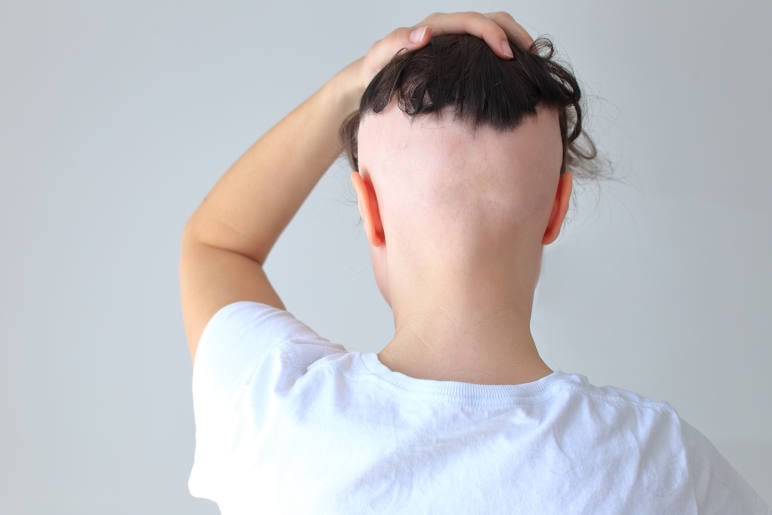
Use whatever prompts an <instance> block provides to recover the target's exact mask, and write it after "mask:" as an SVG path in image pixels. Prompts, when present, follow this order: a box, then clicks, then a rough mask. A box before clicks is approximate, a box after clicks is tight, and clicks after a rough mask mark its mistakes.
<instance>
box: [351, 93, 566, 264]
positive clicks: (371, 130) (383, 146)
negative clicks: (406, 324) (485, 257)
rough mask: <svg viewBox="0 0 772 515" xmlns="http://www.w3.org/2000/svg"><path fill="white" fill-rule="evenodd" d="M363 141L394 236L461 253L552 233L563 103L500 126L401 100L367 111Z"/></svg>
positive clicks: (364, 167)
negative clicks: (408, 107)
mask: <svg viewBox="0 0 772 515" xmlns="http://www.w3.org/2000/svg"><path fill="white" fill-rule="evenodd" d="M358 139H359V164H360V173H365V174H367V175H369V176H370V178H371V180H372V183H373V187H374V189H375V191H376V195H377V197H378V206H379V209H380V214H381V221H382V223H383V227H384V232H385V233H386V235H387V239H389V238H391V239H392V240H395V239H396V240H399V243H400V244H401V245H409V246H410V247H414V246H416V245H428V246H430V247H432V248H435V249H436V248H438V247H445V248H448V247H452V248H453V251H454V252H462V251H463V249H470V248H472V247H475V246H478V247H479V246H485V247H490V246H491V245H494V244H496V243H498V242H494V241H492V240H494V239H500V238H502V237H506V238H508V239H509V240H510V241H512V239H515V238H523V237H532V238H537V237H539V232H540V231H541V232H542V233H543V230H544V225H546V223H547V219H548V217H549V214H550V210H551V208H552V204H553V201H554V194H555V189H556V187H557V183H558V179H559V176H560V165H561V161H562V152H563V149H562V142H561V135H560V127H559V121H558V111H557V109H554V108H546V107H542V106H539V107H538V108H537V114H536V115H532V116H525V117H523V119H522V121H521V123H520V124H519V125H518V126H517V127H516V128H514V129H510V130H505V131H500V130H496V129H494V128H492V127H490V126H486V125H481V126H479V127H477V129H474V128H473V126H472V125H471V124H470V123H467V122H463V121H461V120H457V119H455V118H454V116H453V113H452V112H449V111H443V112H442V113H441V114H440V116H435V115H434V114H431V115H421V116H415V117H413V116H410V115H408V114H406V113H404V112H403V111H402V110H400V109H399V107H398V106H397V103H396V100H395V99H393V100H392V101H391V103H390V104H389V105H388V106H387V107H386V109H384V110H383V111H382V112H381V113H378V114H376V113H372V112H369V113H367V114H366V115H365V116H363V117H362V119H361V122H360V127H359V136H358ZM413 250H415V249H413Z"/></svg>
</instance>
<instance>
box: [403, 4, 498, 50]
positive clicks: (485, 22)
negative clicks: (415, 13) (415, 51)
mask: <svg viewBox="0 0 772 515" xmlns="http://www.w3.org/2000/svg"><path fill="white" fill-rule="evenodd" d="M421 25H429V26H430V27H431V28H432V34H433V35H435V36H436V35H440V34H458V33H464V32H466V33H468V34H471V35H473V36H477V37H479V38H481V39H483V40H485V42H486V43H488V46H489V47H491V49H492V50H493V51H494V53H496V55H498V56H500V57H502V58H504V59H511V56H510V55H508V54H507V53H506V51H505V48H507V49H508V48H509V41H508V39H509V35H508V34H507V32H506V31H505V30H504V29H503V28H502V27H501V26H499V24H498V23H496V21H494V20H492V19H490V18H488V17H487V16H485V15H483V14H481V13H477V12H462V13H434V14H431V15H429V16H427V17H426V18H425V19H424V20H423V21H422V22H421V23H419V24H418V25H416V27H419V26H421ZM510 25H511V24H510ZM505 44H506V46H504V45H505Z"/></svg>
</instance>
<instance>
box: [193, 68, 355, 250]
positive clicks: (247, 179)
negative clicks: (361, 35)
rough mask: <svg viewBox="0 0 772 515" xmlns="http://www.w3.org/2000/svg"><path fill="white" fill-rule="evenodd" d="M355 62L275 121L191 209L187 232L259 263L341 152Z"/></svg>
mask: <svg viewBox="0 0 772 515" xmlns="http://www.w3.org/2000/svg"><path fill="white" fill-rule="evenodd" d="M357 65H358V61H355V62H353V63H351V64H350V65H348V66H347V67H346V68H343V69H342V70H341V71H339V72H338V73H337V74H335V76H333V77H332V78H331V79H330V80H329V81H327V82H326V83H325V84H324V85H323V86H322V87H321V88H319V89H318V90H317V91H316V92H315V93H314V94H313V95H312V96H311V97H309V98H308V99H306V100H305V101H304V102H303V103H301V104H300V105H299V106H298V107H296V108H295V109H294V110H293V111H292V112H291V113H289V114H288V115H287V116H285V117H284V118H283V119H282V120H281V121H280V122H279V123H277V124H276V125H274V126H273V127H272V128H271V129H270V130H269V131H268V132H266V133H265V135H263V136H262V137H261V138H260V139H258V140H257V141H256V142H255V143H254V144H253V145H252V146H251V147H249V149H248V150H247V151H246V152H245V153H244V154H243V155H242V156H241V157H240V158H239V159H238V160H237V161H236V162H235V163H234V164H233V165H232V166H231V167H230V169H228V171H227V172H226V173H225V174H224V175H223V176H222V177H221V178H220V180H219V181H218V182H217V183H216V184H215V186H214V187H213V188H212V190H211V191H210V192H209V193H208V194H207V196H206V198H204V200H203V202H202V203H201V205H200V206H199V207H198V208H197V209H196V211H195V212H194V213H193V215H191V217H190V219H189V221H188V224H187V227H186V229H185V230H186V235H187V236H188V237H193V238H196V239H197V240H199V241H201V242H203V243H206V244H208V245H211V246H215V247H218V248H223V249H227V250H231V251H234V252H238V253H240V254H243V255H246V256H249V257H250V258H252V259H254V260H255V261H257V262H259V263H261V264H262V263H264V262H265V260H266V258H267V256H268V253H269V252H270V250H271V248H272V247H273V245H274V244H275V243H276V240H277V239H278V238H279V236H280V235H281V233H282V231H284V229H285V228H286V227H287V225H288V224H289V222H290V221H291V220H292V218H293V217H294V216H295V213H297V211H298V209H299V208H300V206H301V205H302V204H303V201H304V200H305V199H306V197H307V196H308V194H309V193H310V192H311V190H313V188H314V186H315V185H316V183H317V182H318V181H319V179H320V178H321V177H322V175H323V174H324V172H325V171H326V170H327V169H328V168H329V167H330V165H332V163H333V162H334V161H335V158H336V157H337V156H338V155H340V153H341V152H342V150H343V147H342V145H341V142H340V140H339V137H338V127H339V126H340V124H341V122H343V120H344V118H345V117H346V116H347V115H348V114H350V113H351V112H352V111H354V110H355V109H356V108H357V107H358V102H359V98H360V96H361V93H362V91H363V88H362V85H360V84H358V83H357V81H356V72H355V67H356V66H357Z"/></svg>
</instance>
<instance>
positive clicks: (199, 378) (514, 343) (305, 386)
mask: <svg viewBox="0 0 772 515" xmlns="http://www.w3.org/2000/svg"><path fill="white" fill-rule="evenodd" d="M545 47H546V48H549V44H548V42H546V40H540V41H538V42H536V43H534V41H533V40H532V39H531V37H530V36H529V35H528V34H527V33H526V31H525V30H523V28H522V27H521V26H520V25H519V24H518V23H517V22H516V21H515V20H514V19H512V17H511V16H509V15H508V14H506V13H492V14H487V15H483V14H480V13H471V12H468V13H455V14H444V13H437V14H433V15H431V16H429V17H427V18H426V19H424V20H423V21H422V22H421V23H419V24H418V25H416V26H413V27H407V28H399V29H396V30H395V31H393V32H391V33H390V34H389V35H387V36H386V37H385V38H383V39H381V40H379V41H377V42H376V43H375V44H373V46H372V47H371V48H370V50H369V51H368V53H367V55H366V56H364V57H363V58H360V59H358V60H356V61H354V62H353V63H351V64H350V65H348V66H347V67H345V68H343V69H342V70H341V71H340V72H338V73H337V74H336V75H335V76H334V77H333V78H332V79H330V80H329V81H328V82H327V83H326V84H324V85H323V86H322V87H321V88H320V89H319V90H318V91H317V92H316V93H314V95H312V96H311V97H310V98H309V99H308V100H306V101H305V102H303V103H302V104H301V105H300V106H299V107H297V108H296V109H295V110H294V111H293V112H292V113H290V114H289V115H288V116H287V117H286V118H284V119H283V120H282V121H281V122H279V123H278V124H277V125H276V126H274V127H273V128H272V129H271V130H270V131H269V132H268V133H266V134H265V135H264V136H263V137H262V138H261V139H260V140H258V141H257V142H256V143H255V144H254V145H253V146H252V147H251V148H250V149H249V150H248V151H247V152H246V153H245V154H244V156H242V157H241V158H240V159H239V160H238V161H237V162H236V163H235V164H234V165H233V167H232V168H231V169H230V170H229V171H228V173H226V174H225V176H224V177H223V178H222V179H221V180H220V181H219V182H218V183H217V185H216V186H215V187H214V189H213V190H212V191H211V192H210V194H209V195H208V196H207V198H206V199H205V200H204V202H203V203H202V205H201V206H200V207H199V208H198V209H197V210H196V212H195V213H194V214H193V215H192V216H191V218H190V221H189V223H188V225H187V227H186V229H185V233H184V236H183V242H182V256H181V262H180V281H181V293H182V304H183V312H184V318H185V328H186V332H187V336H188V342H189V346H190V351H191V356H192V358H193V359H194V373H193V395H194V409H195V416H196V455H195V463H194V466H193V470H192V472H191V476H190V480H189V487H190V491H191V493H192V494H193V495H194V496H197V497H204V498H208V499H211V500H214V501H215V502H217V503H218V505H219V506H220V508H221V510H222V513H224V514H226V515H227V514H230V513H352V514H354V513H356V514H362V513H389V514H393V513H454V514H458V513H486V514H488V513H540V514H545V513H561V514H565V513H678V514H686V513H703V512H709V513H767V512H768V510H769V508H768V507H767V506H765V505H764V503H763V501H762V500H761V499H760V497H759V496H758V494H756V493H755V492H754V491H753V490H752V488H751V487H750V486H749V485H748V483H747V482H746V481H745V480H744V479H743V478H742V477H741V476H740V475H739V474H738V473H737V471H736V470H734V469H733V468H732V466H731V465H730V464H729V463H728V462H727V461H726V460H725V459H724V458H723V457H722V456H721V455H720V454H719V452H718V451H717V450H716V448H715V447H714V446H713V445H712V444H711V443H710V442H709V441H708V440H707V439H706V438H705V437H704V435H702V434H701V433H700V432H699V431H698V430H696V429H695V428H694V427H692V426H691V425H689V424H688V423H687V422H686V421H685V420H683V419H682V418H681V417H680V416H679V415H678V413H677V412H676V411H675V410H674V409H673V408H672V406H670V405H669V404H668V403H667V402H662V401H655V400H652V399H647V398H645V397H642V396H640V395H638V394H635V393H633V392H629V391H626V390H622V389H619V388H614V387H597V386H594V385H592V384H590V383H589V382H588V381H587V378H586V377H585V376H582V375H580V374H570V373H565V372H562V371H555V370H552V369H550V368H549V366H547V364H546V363H544V361H543V360H542V359H541V358H540V356H539V353H538V351H537V349H536V345H535V342H534V341H533V338H532V335H531V333H530V316H531V307H532V303H533V293H534V289H535V286H536V282H537V280H538V276H539V271H540V265H541V252H542V248H543V245H546V244H549V243H551V242H553V241H554V240H555V239H556V238H557V236H558V234H559V231H560V227H561V225H562V222H563V219H564V216H565V213H566V211H567V207H568V200H569V198H570V193H571V185H572V177H573V174H575V173H577V172H578V173H580V174H583V175H585V176H590V177H592V176H596V175H597V168H595V167H594V161H593V159H594V158H595V149H594V146H593V144H592V141H591V140H590V139H589V138H586V142H588V143H587V144H586V145H585V146H584V147H582V146H580V145H579V137H580V136H582V135H583V133H582V128H581V108H580V105H579V100H580V97H581V95H580V91H579V88H578V86H577V83H576V80H575V78H574V77H573V76H572V75H571V73H570V72H568V70H566V69H564V68H562V67H560V66H559V65H557V64H556V63H554V62H553V61H552V60H551V57H552V53H551V50H550V52H549V53H548V55H546V56H543V55H540V54H539V51H540V50H542V49H544V48H545ZM339 136H340V137H339ZM343 150H345V151H346V153H347V155H348V157H349V160H350V162H351V164H352V168H353V172H352V174H351V180H352V183H353V185H354V188H355V190H356V192H357V197H358V207H359V211H360V214H361V216H362V221H363V226H364V230H365V233H366V235H367V239H368V243H369V245H370V250H371V257H372V261H373V267H374V271H375V275H376V279H377V282H378V286H379V288H380V290H381V292H382V294H383V295H384V297H385V299H386V300H387V302H388V303H389V305H390V306H391V309H392V311H393V314H394V321H395V334H394V337H393V338H392V340H391V341H390V342H389V343H388V345H387V346H386V347H385V348H384V349H383V350H382V351H381V352H380V353H378V354H376V353H361V352H349V351H347V350H346V349H345V348H344V347H343V346H342V345H340V344H336V343H333V342H331V341H329V340H327V339H325V338H323V337H321V336H320V335H318V334H317V333H316V332H314V331H313V330H312V329H311V328H309V327H308V326H306V325H305V324H303V323H302V322H300V321H299V320H297V319H296V318H295V317H294V316H293V315H292V314H291V313H289V312H288V311H286V308H285V306H284V304H283V303H282V301H281V299H280V298H279V297H278V295H277V294H276V292H275V291H274V289H273V287H272V286H271V284H270V283H269V281H268V279H267V277H266V276H265V273H264V271H263V268H262V264H263V263H264V262H265V260H266V257H267V255H268V253H269V251H270V249H271V247H272V246H273V244H274V243H275V241H276V240H277V238H278V237H279V235H280V234H281V232H282V231H283V230H284V228H285V227H286V225H287V224H288V223H289V221H290V220H291V218H292V217H293V216H294V214H295V213H296V211H297V209H298V208H299V207H300V205H301V203H302V202H303V201H304V199H305V198H306V196H307V195H308V194H309V192H310V191H311V190H312V188H313V187H314V185H315V184H316V182H317V181H318V180H319V178H320V177H321V175H322V174H323V173H324V172H325V171H326V170H327V169H328V168H329V166H330V165H331V164H332V162H333V160H334V159H335V158H336V157H337V156H338V155H340V153H341V152H342V151H343Z"/></svg>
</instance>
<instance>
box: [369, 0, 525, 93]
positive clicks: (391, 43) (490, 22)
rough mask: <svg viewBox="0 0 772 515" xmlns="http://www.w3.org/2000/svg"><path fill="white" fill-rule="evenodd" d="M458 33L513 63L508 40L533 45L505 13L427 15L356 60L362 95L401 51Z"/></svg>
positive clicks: (521, 28) (376, 44) (389, 35)
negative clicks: (376, 76)
mask: <svg viewBox="0 0 772 515" xmlns="http://www.w3.org/2000/svg"><path fill="white" fill-rule="evenodd" d="M457 33H467V34H472V35H474V36H477V37H480V38H482V39H484V40H485V42H486V43H488V46H490V47H491V49H492V50H493V52H494V53H495V54H496V55H498V56H499V57H501V58H502V59H512V55H511V50H510V51H509V53H507V52H506V51H505V48H506V49H507V50H509V42H508V38H509V39H512V40H514V41H515V42H517V43H518V44H519V45H521V46H523V47H525V48H528V47H530V46H531V43H533V39H532V38H531V36H530V35H529V34H528V32H527V31H526V30H525V29H524V28H523V27H522V26H520V24H519V23H517V22H516V21H515V19H514V18H512V16H511V15H510V14H509V13H506V12H502V11H500V12H495V13H487V14H482V13H478V12H460V13H434V14H430V15H429V16H427V17H426V18H424V19H423V20H421V21H420V22H418V23H417V24H415V25H413V26H412V27H400V28H398V29H394V30H393V31H391V32H390V33H389V34H387V35H386V36H385V37H384V38H383V39H380V40H378V41H376V42H375V43H373V45H372V46H371V47H370V50H369V51H368V52H367V55H365V56H364V57H363V58H361V59H360V60H358V64H359V85H360V86H361V91H364V90H365V88H366V87H367V85H368V84H369V83H370V81H371V80H372V79H373V77H375V75H376V74H377V73H378V72H379V71H381V69H383V67H384V66H386V65H387V64H388V63H389V61H390V60H391V59H392V57H394V55H395V54H396V53H397V52H399V51H400V49H402V48H406V49H407V50H415V49H416V48H421V47H423V46H424V45H426V44H427V43H429V40H430V39H431V37H432V35H440V34H457ZM411 37H412V38H414V39H411ZM504 45H506V47H505V46H504Z"/></svg>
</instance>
